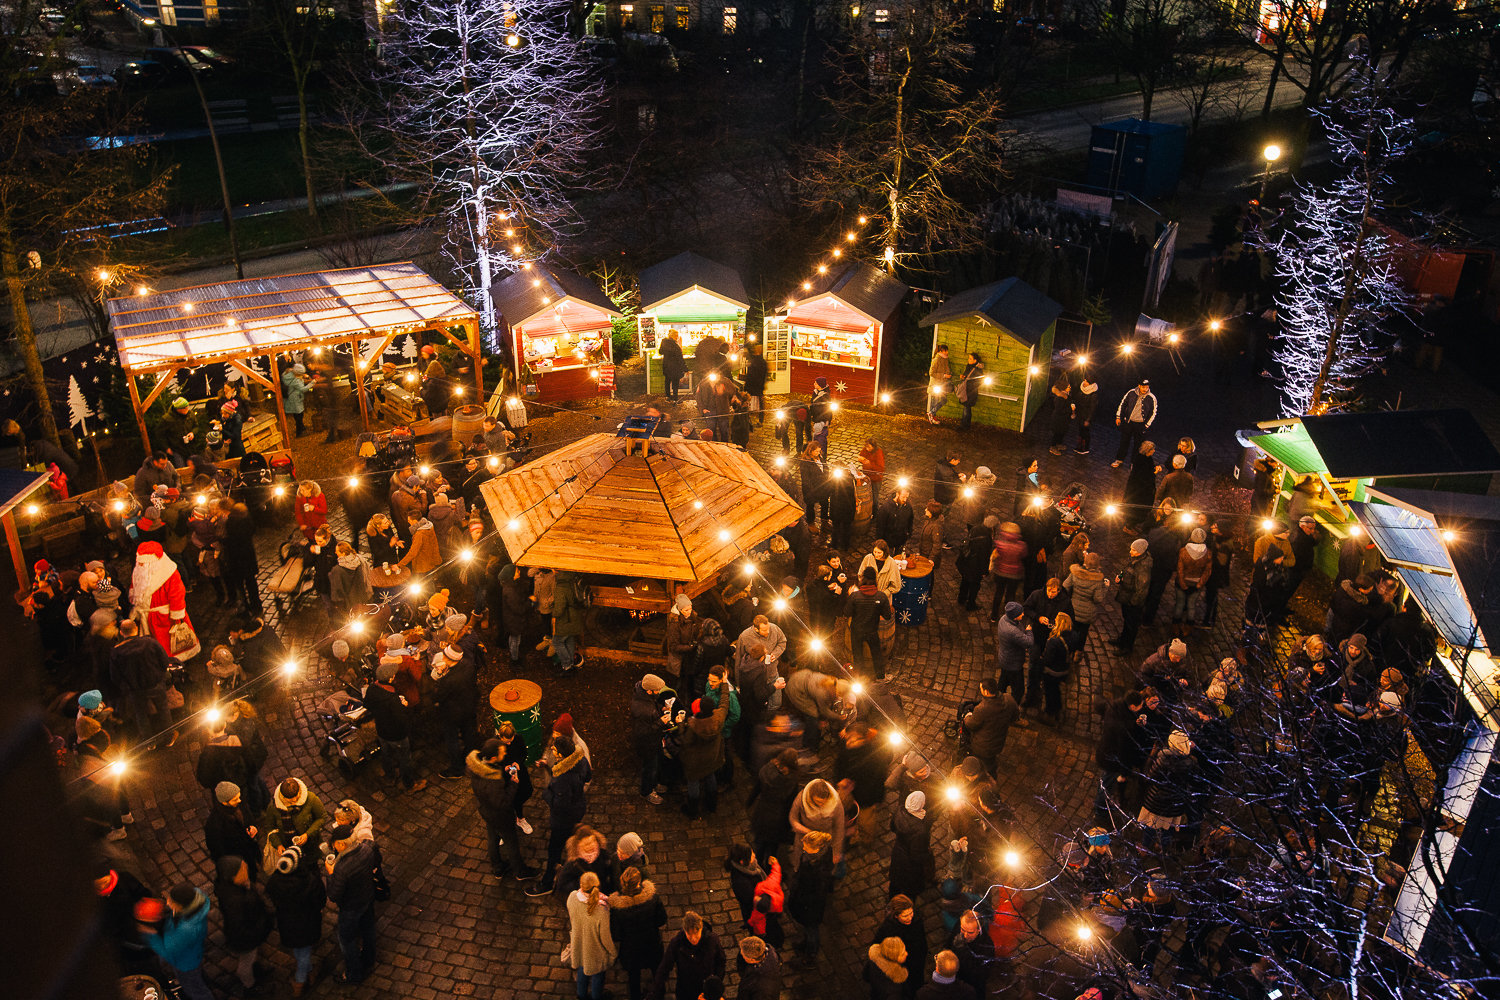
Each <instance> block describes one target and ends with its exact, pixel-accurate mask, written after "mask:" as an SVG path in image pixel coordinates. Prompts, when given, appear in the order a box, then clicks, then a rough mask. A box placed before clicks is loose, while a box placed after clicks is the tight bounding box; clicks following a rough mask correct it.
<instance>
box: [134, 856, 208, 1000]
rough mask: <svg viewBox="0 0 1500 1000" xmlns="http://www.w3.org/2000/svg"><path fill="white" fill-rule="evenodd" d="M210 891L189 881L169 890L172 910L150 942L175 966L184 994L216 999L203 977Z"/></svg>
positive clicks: (202, 999)
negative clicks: (197, 887)
mask: <svg viewBox="0 0 1500 1000" xmlns="http://www.w3.org/2000/svg"><path fill="white" fill-rule="evenodd" d="M211 905H212V904H210V902H209V899H208V894H207V893H205V892H202V891H201V890H199V889H195V888H193V887H192V886H191V885H189V884H187V883H186V882H184V883H182V884H180V885H177V886H173V888H172V891H171V892H169V893H167V907H168V908H169V909H170V910H171V912H170V913H169V914H168V915H167V918H166V919H165V920H164V921H163V922H162V924H161V927H160V928H158V929H157V930H156V931H155V932H154V933H150V934H147V935H146V944H147V945H149V946H150V948H151V950H152V951H154V952H156V954H157V955H159V956H161V960H162V961H163V962H166V963H167V964H168V965H170V966H171V967H172V972H173V973H174V974H176V976H177V983H178V985H179V986H181V987H182V995H183V996H185V997H187V998H188V1000H213V997H214V994H213V990H211V989H209V988H208V982H207V981H206V980H205V979H204V978H203V944H204V942H205V941H206V940H207V939H208V911H209V909H210V908H211Z"/></svg>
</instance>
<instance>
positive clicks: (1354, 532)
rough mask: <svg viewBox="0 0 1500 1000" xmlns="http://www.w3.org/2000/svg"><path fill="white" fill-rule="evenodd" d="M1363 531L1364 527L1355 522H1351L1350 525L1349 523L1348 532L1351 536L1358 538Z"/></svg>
mask: <svg viewBox="0 0 1500 1000" xmlns="http://www.w3.org/2000/svg"><path fill="white" fill-rule="evenodd" d="M1364 533H1365V529H1364V528H1362V527H1361V526H1359V525H1357V524H1351V525H1349V534H1350V535H1351V536H1353V537H1354V538H1358V537H1359V536H1360V535H1362V534H1364Z"/></svg>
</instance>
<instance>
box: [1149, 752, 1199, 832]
mask: <svg viewBox="0 0 1500 1000" xmlns="http://www.w3.org/2000/svg"><path fill="white" fill-rule="evenodd" d="M1197 771H1198V759H1197V758H1196V757H1195V756H1193V741H1192V740H1191V739H1189V738H1188V734H1187V733H1185V732H1183V731H1182V730H1181V729H1174V730H1172V733H1171V735H1170V736H1168V737H1167V745H1166V748H1165V749H1164V750H1162V751H1161V752H1160V753H1158V754H1157V755H1156V756H1155V757H1154V758H1153V759H1152V761H1151V766H1150V769H1149V770H1148V771H1147V772H1146V798H1145V801H1144V802H1143V803H1142V805H1141V811H1140V814H1139V815H1138V816H1137V817H1136V820H1137V822H1139V823H1140V825H1141V826H1142V827H1143V828H1144V829H1145V831H1146V834H1145V845H1146V847H1147V848H1148V849H1151V850H1155V851H1157V852H1159V853H1165V852H1167V851H1168V850H1169V849H1170V848H1171V846H1172V841H1173V839H1174V837H1175V833H1176V831H1177V829H1178V828H1180V827H1181V826H1182V825H1183V823H1185V822H1187V812H1188V808H1189V807H1190V806H1191V804H1192V796H1193V786H1194V784H1195V781H1196V775H1197Z"/></svg>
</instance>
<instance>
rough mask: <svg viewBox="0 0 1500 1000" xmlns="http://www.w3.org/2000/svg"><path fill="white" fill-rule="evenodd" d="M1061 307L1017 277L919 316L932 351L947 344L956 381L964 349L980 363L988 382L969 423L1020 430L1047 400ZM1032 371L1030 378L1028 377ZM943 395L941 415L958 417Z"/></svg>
mask: <svg viewBox="0 0 1500 1000" xmlns="http://www.w3.org/2000/svg"><path fill="white" fill-rule="evenodd" d="M1061 313H1062V306H1060V305H1058V304H1057V303H1056V302H1053V301H1052V300H1051V299H1049V298H1047V296H1045V295H1043V294H1042V293H1041V292H1039V291H1037V290H1036V289H1035V288H1032V287H1031V286H1030V285H1028V284H1026V282H1024V281H1022V280H1021V279H1020V278H1006V279H1005V280H1004V281H997V282H995V283H994V284H990V285H983V286H981V287H979V288H971V289H969V290H968V291H966V292H960V293H959V294H957V295H955V296H953V297H952V298H950V299H947V300H946V301H944V302H943V303H942V304H941V305H939V306H938V307H937V308H936V309H934V310H933V311H932V312H930V313H928V314H927V315H926V316H924V317H922V319H921V321H920V322H921V325H922V326H930V327H932V348H933V351H934V352H936V350H937V345H939V344H947V345H948V363H949V365H950V366H951V367H952V369H953V374H954V376H955V377H957V376H958V375H959V374H960V373H961V372H962V371H963V370H964V365H965V363H966V362H967V360H968V354H969V352H970V351H973V352H975V353H976V354H978V355H979V357H980V358H981V359H982V360H983V361H984V371H985V375H986V376H987V377H988V379H989V384H988V385H984V384H981V385H980V387H979V402H977V403H975V404H974V422H975V423H979V424H985V425H988V426H990V427H1003V428H1005V429H1007V430H1013V431H1024V430H1026V425H1027V424H1028V423H1029V422H1030V421H1031V418H1032V417H1034V416H1035V415H1036V411H1037V408H1038V407H1040V406H1041V405H1042V403H1044V402H1045V401H1046V399H1047V384H1048V383H1047V376H1048V369H1049V367H1050V362H1051V359H1052V339H1053V334H1054V332H1055V331H1056V329H1057V317H1058V315H1059V314H1061ZM1032 372H1035V374H1031V373H1032ZM962 412H963V411H962V407H961V406H960V404H959V402H958V399H957V398H956V397H955V396H954V395H953V394H952V393H949V394H948V395H947V397H946V398H945V399H944V401H943V409H942V413H943V415H945V416H951V417H957V416H959V415H960V414H961V413H962Z"/></svg>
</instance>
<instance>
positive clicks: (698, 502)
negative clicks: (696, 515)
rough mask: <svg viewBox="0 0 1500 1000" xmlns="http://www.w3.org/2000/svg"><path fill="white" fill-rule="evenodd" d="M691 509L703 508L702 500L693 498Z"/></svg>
mask: <svg viewBox="0 0 1500 1000" xmlns="http://www.w3.org/2000/svg"><path fill="white" fill-rule="evenodd" d="M693 509H694V510H702V509H703V501H702V500H694V501H693Z"/></svg>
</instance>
